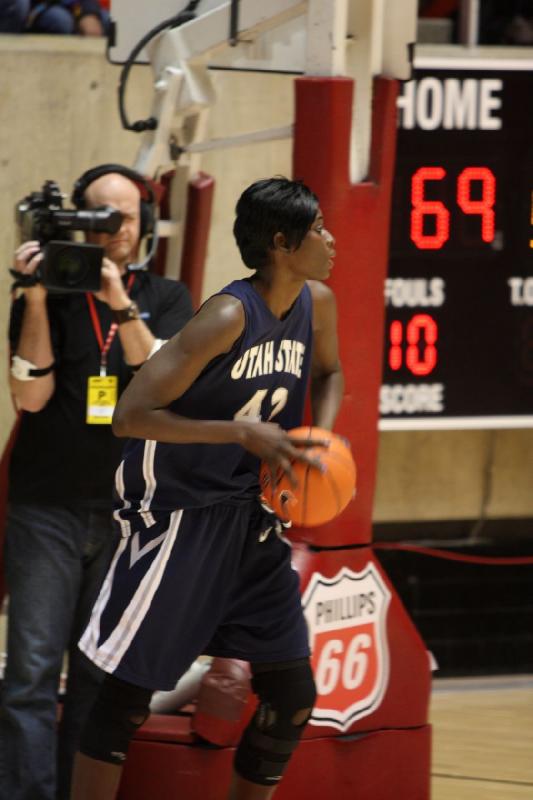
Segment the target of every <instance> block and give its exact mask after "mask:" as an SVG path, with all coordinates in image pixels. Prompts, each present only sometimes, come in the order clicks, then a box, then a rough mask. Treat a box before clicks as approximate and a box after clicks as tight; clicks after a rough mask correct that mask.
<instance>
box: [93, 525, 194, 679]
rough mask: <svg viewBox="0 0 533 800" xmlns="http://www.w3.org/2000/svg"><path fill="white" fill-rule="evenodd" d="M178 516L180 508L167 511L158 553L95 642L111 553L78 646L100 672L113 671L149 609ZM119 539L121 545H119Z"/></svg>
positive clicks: (108, 580) (108, 585)
mask: <svg viewBox="0 0 533 800" xmlns="http://www.w3.org/2000/svg"><path fill="white" fill-rule="evenodd" d="M182 516H183V511H182V510H181V509H180V510H179V511H174V512H173V513H172V514H171V516H170V525H169V528H168V531H167V536H166V539H165V541H164V542H163V544H162V545H161V549H160V550H159V553H158V554H157V556H156V557H155V559H154V560H153V562H152V564H151V565H150V568H149V569H148V571H147V572H146V574H145V576H144V577H143V579H142V581H141V582H140V584H139V586H138V587H137V589H136V591H135V593H134V595H133V597H132V598H131V600H130V602H129V604H128V606H127V607H126V608H125V609H124V611H123V613H122V616H121V618H120V620H119V622H118V624H117V627H116V628H115V629H114V630H113V632H112V633H111V635H110V636H109V637H108V638H107V639H106V641H105V642H103V643H102V644H101V645H100V646H98V634H99V631H100V618H101V616H102V613H103V610H104V608H105V606H106V604H107V601H108V599H109V594H110V591H111V583H112V578H113V574H112V573H113V572H114V570H115V566H116V562H117V559H118V555H115V558H114V559H113V564H112V566H111V569H110V571H109V573H108V577H107V578H106V581H105V583H104V585H103V587H102V591H101V593H100V597H99V598H98V601H97V604H96V605H95V607H94V610H93V615H92V617H91V622H90V623H89V627H88V628H87V631H86V632H85V634H84V635H83V638H82V640H81V641H80V648H81V649H82V650H83V652H84V653H85V654H86V655H87V656H88V658H90V659H91V661H93V662H94V663H95V664H96V666H98V667H100V669H103V670H104V672H114V671H115V669H116V668H117V667H118V665H119V663H120V661H121V660H122V657H123V656H124V654H125V652H126V650H127V649H128V647H129V646H130V644H131V643H132V641H133V639H134V637H135V634H136V633H137V631H138V630H139V628H140V626H141V624H142V622H143V620H144V618H145V616H146V614H147V613H148V611H149V610H150V605H151V603H152V600H153V597H154V595H155V593H156V591H157V589H158V587H159V584H160V583H161V580H162V578H163V575H164V572H165V567H166V565H167V562H168V559H169V557H170V553H171V551H172V547H173V545H174V542H175V540H176V536H177V534H178V529H179V525H180V522H181V518H182ZM131 541H132V540H131V538H130V539H122V541H121V544H120V547H119V550H120V549H121V552H123V551H124V548H125V547H126V545H127V543H131ZM123 543H124V547H122V544H123ZM117 553H118V551H117ZM90 632H91V633H90ZM95 634H96V635H95Z"/></svg>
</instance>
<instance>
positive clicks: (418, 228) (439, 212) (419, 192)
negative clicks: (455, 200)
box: [411, 167, 450, 250]
mask: <svg viewBox="0 0 533 800" xmlns="http://www.w3.org/2000/svg"><path fill="white" fill-rule="evenodd" d="M445 176H446V170H444V169H443V168H442V167H420V168H419V169H417V171H416V172H415V174H414V175H413V177H412V180H411V204H412V206H413V208H412V210H411V239H412V240H413V242H414V243H415V244H416V246H417V247H418V248H419V249H420V250H440V248H441V247H442V246H443V244H444V243H445V242H447V241H448V239H449V237H450V212H449V211H448V209H447V208H446V206H445V205H444V203H441V202H440V200H426V199H425V182H426V181H441V180H442V179H443V178H444V177H445ZM427 216H431V217H434V218H435V233H424V218H425V217H427Z"/></svg>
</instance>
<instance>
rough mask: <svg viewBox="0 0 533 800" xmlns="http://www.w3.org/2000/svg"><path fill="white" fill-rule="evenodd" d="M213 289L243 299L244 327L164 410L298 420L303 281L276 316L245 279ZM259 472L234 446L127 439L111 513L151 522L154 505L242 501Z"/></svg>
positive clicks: (308, 338) (308, 341)
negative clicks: (282, 312)
mask: <svg viewBox="0 0 533 800" xmlns="http://www.w3.org/2000/svg"><path fill="white" fill-rule="evenodd" d="M220 294H230V295H233V296H234V297H236V298H238V299H239V300H240V301H241V302H242V304H243V307H244V312H245V324H244V330H243V332H242V334H241V336H240V337H239V339H238V340H237V341H236V342H235V344H234V345H233V347H232V348H231V350H230V351H229V352H228V353H224V354H222V355H220V356H218V357H217V358H215V359H213V361H211V362H210V363H209V364H208V365H207V366H206V367H205V369H204V370H203V372H202V373H201V374H200V375H199V376H198V378H197V379H196V380H195V382H194V383H193V384H192V386H190V388H189V389H188V390H187V391H186V392H185V393H184V394H183V395H182V396H181V397H180V398H178V399H177V400H175V401H174V402H173V403H171V405H170V406H169V409H170V410H171V411H174V412H175V413H176V414H180V415H183V416H184V417H190V418H192V419H216V420H233V419H239V418H246V419H249V420H257V421H259V420H261V421H263V422H266V421H272V422H276V423H278V424H279V425H280V426H281V427H282V428H284V429H286V430H288V429H290V428H293V427H296V426H298V425H300V424H301V420H302V414H303V409H304V400H305V394H306V390H307V385H308V380H309V370H310V363H311V349H312V298H311V292H310V290H309V287H308V286H307V284H306V285H304V287H303V289H302V291H301V292H300V294H299V296H298V297H297V299H296V301H295V302H294V304H293V306H292V307H291V309H290V310H289V312H288V313H287V314H286V316H285V317H284V318H283V319H281V320H280V319H278V318H277V317H275V316H274V315H273V314H272V312H271V311H270V309H269V308H268V306H267V305H266V303H265V301H264V300H263V298H262V297H261V295H260V294H258V292H257V291H256V290H255V289H254V287H253V285H252V283H251V281H250V280H238V281H234V282H233V283H230V284H229V285H228V286H226V287H225V288H224V289H222V291H221V292H220ZM258 472H259V461H258V459H257V458H255V457H254V456H253V455H252V454H251V453H248V452H247V451H246V450H245V449H244V448H243V447H241V446H240V445H236V444H235V445H234V444H224V445H214V444H166V443H162V442H155V441H145V440H139V439H131V440H129V441H128V442H127V444H126V447H125V450H124V457H123V461H122V463H121V464H120V466H119V468H118V470H117V474H116V492H117V495H118V503H117V505H118V509H117V511H116V512H115V517H116V518H117V519H119V520H122V521H127V519H128V517H129V516H130V515H131V514H137V513H141V514H142V515H143V517H144V521H145V523H146V524H148V525H150V524H151V519H150V518H151V516H152V514H156V513H158V512H169V511H173V510H174V509H178V508H202V507H205V506H209V505H212V504H214V503H221V502H232V503H239V502H244V501H246V500H248V499H250V498H251V497H254V496H256V495H257V493H258V491H259V484H258Z"/></svg>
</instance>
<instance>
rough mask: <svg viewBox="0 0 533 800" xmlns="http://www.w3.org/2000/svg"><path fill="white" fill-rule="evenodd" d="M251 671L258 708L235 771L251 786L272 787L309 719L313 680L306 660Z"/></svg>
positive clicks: (241, 746)
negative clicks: (249, 782)
mask: <svg viewBox="0 0 533 800" xmlns="http://www.w3.org/2000/svg"><path fill="white" fill-rule="evenodd" d="M252 671H253V678H252V687H253V690H254V692H255V693H256V694H257V695H258V696H259V705H258V706H257V710H256V713H255V715H254V717H253V719H252V720H251V722H250V724H249V725H248V727H247V728H246V730H245V732H244V734H243V737H242V739H241V742H240V744H239V747H238V749H237V753H236V756H235V769H236V771H237V772H238V773H239V775H241V776H242V777H243V778H245V779H246V780H249V781H251V782H252V783H258V784H261V785H263V786H272V785H274V784H276V783H278V781H280V780H281V778H282V777H283V772H284V770H285V768H286V766H287V764H288V762H289V759H290V757H291V755H292V753H293V752H294V750H295V749H296V747H297V746H298V742H299V741H300V737H301V735H302V732H303V729H304V727H305V724H306V722H307V721H308V720H309V717H310V716H311V712H312V710H313V705H314V703H315V699H316V688H315V681H314V678H313V672H312V670H311V665H310V663H309V659H307V658H306V659H301V660H299V661H292V662H285V663H283V664H270V665H268V664H263V665H255V667H253V668H252Z"/></svg>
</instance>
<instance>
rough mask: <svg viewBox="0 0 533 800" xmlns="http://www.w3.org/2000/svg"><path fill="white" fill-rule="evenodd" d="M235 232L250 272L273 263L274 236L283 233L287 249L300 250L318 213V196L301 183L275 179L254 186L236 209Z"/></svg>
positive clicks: (243, 196)
mask: <svg viewBox="0 0 533 800" xmlns="http://www.w3.org/2000/svg"><path fill="white" fill-rule="evenodd" d="M235 211H236V214H237V218H236V220H235V224H234V225H233V233H234V236H235V239H236V241H237V247H238V248H239V250H240V253H241V258H242V260H243V261H244V263H245V264H246V266H247V267H249V269H257V270H260V269H262V268H263V267H266V266H267V265H268V264H269V262H270V252H269V251H270V250H272V248H273V246H274V236H275V234H276V233H278V232H279V233H282V234H283V235H284V236H285V240H286V242H287V246H288V247H291V248H295V249H297V248H298V247H299V246H300V245H301V243H302V241H303V239H304V237H305V235H306V234H307V232H308V230H309V229H310V227H311V225H312V224H313V222H314V220H315V218H316V215H317V212H318V197H317V196H316V194H314V192H312V191H311V189H309V187H308V186H306V185H305V183H302V181H291V180H289V179H288V178H283V177H279V176H276V177H275V178H265V179H264V180H261V181H256V182H255V183H252V185H251V186H249V187H248V188H247V189H245V191H244V192H243V193H242V194H241V196H240V198H239V200H238V202H237V207H236V209H235Z"/></svg>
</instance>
